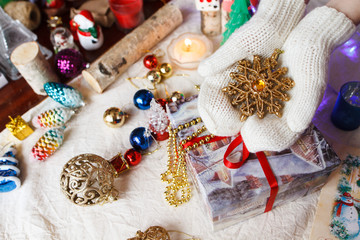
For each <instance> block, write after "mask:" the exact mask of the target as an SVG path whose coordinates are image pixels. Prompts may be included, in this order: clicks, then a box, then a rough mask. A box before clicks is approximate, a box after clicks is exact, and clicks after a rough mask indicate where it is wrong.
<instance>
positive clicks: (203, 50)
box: [167, 33, 213, 69]
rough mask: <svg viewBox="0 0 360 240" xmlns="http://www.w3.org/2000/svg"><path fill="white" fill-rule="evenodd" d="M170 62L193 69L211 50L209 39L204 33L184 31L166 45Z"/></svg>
mask: <svg viewBox="0 0 360 240" xmlns="http://www.w3.org/2000/svg"><path fill="white" fill-rule="evenodd" d="M167 50H168V54H169V58H170V60H171V62H172V63H173V64H175V65H177V66H179V67H180V68H185V69H195V68H197V66H198V65H199V63H200V61H201V60H203V59H205V58H207V57H208V56H209V55H210V54H211V53H212V51H213V46H212V43H211V41H210V40H209V39H208V38H206V37H205V36H204V35H199V34H194V33H185V34H183V35H181V36H179V37H178V38H176V39H174V40H172V41H171V43H170V45H169V47H168V49H167Z"/></svg>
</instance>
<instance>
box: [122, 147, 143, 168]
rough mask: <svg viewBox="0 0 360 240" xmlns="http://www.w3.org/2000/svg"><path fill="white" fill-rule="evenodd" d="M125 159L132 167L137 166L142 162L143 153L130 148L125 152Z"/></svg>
mask: <svg viewBox="0 0 360 240" xmlns="http://www.w3.org/2000/svg"><path fill="white" fill-rule="evenodd" d="M124 158H125V160H126V162H127V163H128V164H129V165H130V166H136V165H138V164H139V163H140V162H141V153H140V152H138V151H136V150H135V149H134V148H130V149H129V150H127V151H126V152H125V154H124Z"/></svg>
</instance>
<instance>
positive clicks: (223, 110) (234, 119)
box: [198, 0, 305, 136]
mask: <svg viewBox="0 0 360 240" xmlns="http://www.w3.org/2000/svg"><path fill="white" fill-rule="evenodd" d="M304 10H305V3H304V0H262V1H261V2H260V5H259V9H258V11H257V13H256V14H255V15H254V16H253V17H252V18H251V19H250V21H248V22H247V23H246V24H244V25H243V26H242V27H240V28H239V29H237V30H236V31H235V32H234V33H233V34H232V35H231V37H230V38H229V39H228V40H227V41H226V43H225V44H224V45H223V46H221V47H220V48H219V49H218V50H217V51H216V52H215V53H214V54H213V55H212V56H210V57H209V58H208V59H206V60H204V61H203V62H202V63H201V64H200V65H199V68H198V72H199V73H200V75H202V76H207V77H206V79H205V81H204V83H203V84H202V85H201V89H200V94H199V102H198V107H199V113H200V116H201V118H202V119H203V121H204V123H205V125H206V127H207V128H208V130H209V131H210V132H212V133H214V134H215V135H219V136H230V135H235V134H237V133H239V131H240V128H241V126H242V124H241V123H240V122H239V119H240V115H239V112H238V111H237V110H236V109H234V108H233V107H232V106H231V104H230V100H229V98H228V97H227V96H226V95H225V94H224V93H222V92H221V89H222V88H223V87H225V86H227V84H228V83H229V81H230V80H231V79H230V77H229V73H230V72H232V71H235V70H236V65H235V64H234V63H235V62H236V61H238V60H241V59H244V58H248V59H251V60H252V57H253V55H260V56H264V57H269V56H271V54H272V53H273V52H274V49H276V48H281V47H282V46H283V44H284V42H285V40H286V38H287V37H288V35H289V33H290V32H291V31H292V29H293V28H294V27H295V26H296V25H297V24H298V22H299V21H300V19H301V17H302V16H303V14H304Z"/></svg>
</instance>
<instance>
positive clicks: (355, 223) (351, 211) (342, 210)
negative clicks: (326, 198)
mask: <svg viewBox="0 0 360 240" xmlns="http://www.w3.org/2000/svg"><path fill="white" fill-rule="evenodd" d="M334 219H337V220H339V221H340V222H341V223H342V224H343V226H344V227H345V228H346V230H347V233H348V234H349V236H351V237H355V236H356V235H357V234H359V230H360V229H359V216H358V211H357V210H356V208H355V206H354V199H353V197H352V196H351V195H350V193H347V192H346V193H344V194H343V195H341V197H340V201H339V202H338V203H337V205H336V206H335V209H334Z"/></svg>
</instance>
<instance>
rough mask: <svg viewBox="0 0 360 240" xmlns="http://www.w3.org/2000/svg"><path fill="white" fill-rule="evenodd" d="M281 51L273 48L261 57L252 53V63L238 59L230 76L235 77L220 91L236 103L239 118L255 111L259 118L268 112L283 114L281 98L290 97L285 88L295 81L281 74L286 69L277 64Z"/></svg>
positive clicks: (234, 104) (292, 85)
mask: <svg viewBox="0 0 360 240" xmlns="http://www.w3.org/2000/svg"><path fill="white" fill-rule="evenodd" d="M281 53H282V51H281V50H280V49H275V51H274V53H273V54H272V55H271V57H270V58H266V59H264V60H263V61H262V59H261V58H260V57H259V56H254V60H253V63H251V61H249V60H245V59H243V60H240V61H238V63H239V65H238V66H237V69H238V72H231V73H230V77H231V79H233V80H235V81H234V82H230V83H229V84H228V86H227V87H224V88H223V89H222V91H223V92H225V93H226V94H228V95H229V96H230V97H231V99H232V101H231V104H232V105H233V106H237V105H239V107H240V112H241V113H242V115H241V118H240V120H241V121H245V120H246V119H247V118H248V117H250V116H251V115H253V114H254V113H255V111H256V114H257V115H258V117H259V118H264V117H265V114H266V113H267V112H269V113H271V114H275V115H276V116H278V117H281V116H282V113H281V109H282V108H283V105H282V102H283V101H289V99H290V97H289V96H288V94H286V91H289V90H290V89H291V88H293V87H294V86H295V83H294V81H293V80H292V79H290V78H288V77H283V75H285V74H286V73H287V70H288V69H287V68H286V67H281V68H277V65H278V62H277V59H278V57H279V55H280V54H281Z"/></svg>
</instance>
